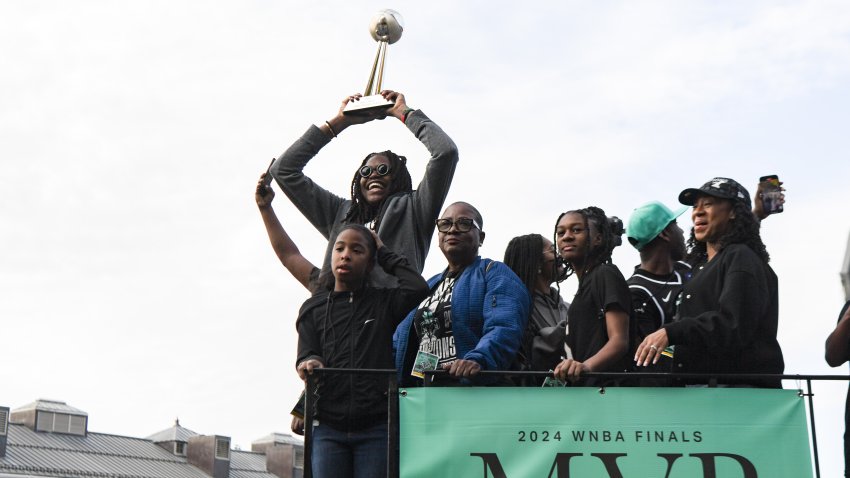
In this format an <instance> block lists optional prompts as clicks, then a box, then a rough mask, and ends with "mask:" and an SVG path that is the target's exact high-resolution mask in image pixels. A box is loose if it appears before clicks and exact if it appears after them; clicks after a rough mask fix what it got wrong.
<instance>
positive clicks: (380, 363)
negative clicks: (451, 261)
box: [296, 224, 429, 478]
mask: <svg viewBox="0 0 850 478" xmlns="http://www.w3.org/2000/svg"><path fill="white" fill-rule="evenodd" d="M376 262H377V264H378V265H380V266H381V267H382V268H383V270H384V271H385V272H387V273H388V274H391V275H393V276H395V277H396V279H397V280H398V286H397V287H395V288H389V289H384V288H374V287H369V286H367V285H366V284H368V276H369V273H370V272H371V271H372V269H373V268H374V265H375V263H376ZM428 293H429V289H428V284H427V283H426V282H425V280H424V279H423V278H422V276H420V275H419V273H418V272H417V271H416V270H415V269H414V268H413V267H411V266H410V264H409V263H408V262H407V259H405V258H404V257H403V256H399V255H397V254H395V253H393V252H391V251H390V250H389V249H387V248H386V247H384V245H383V243H381V241H380V239H378V237H377V236H376V235H375V234H374V233H372V232H371V231H369V230H368V229H367V228H365V227H364V226H361V225H359V224H349V225H346V226H345V227H343V228H342V230H341V231H340V233H339V234H338V235H337V237H336V239H335V242H334V245H333V251H332V255H331V271H327V272H325V273H324V276H322V277H320V278H319V287H318V291H317V292H316V293H315V294H314V295H313V297H311V298H310V299H308V300H307V301H306V302H304V305H302V306H301V310H300V311H299V313H298V320H297V322H296V328H297V329H298V360H297V362H296V364H297V365H296V368H297V370H298V375H299V376H300V377H301V378H302V379H305V378H306V375H307V374H309V373H312V372H313V370H314V369H316V368H322V367H332V368H359V369H363V368H373V369H374V368H383V369H391V368H394V362H393V353H392V336H393V331H395V328H396V326H397V325H398V323H399V322H401V320H402V319H403V318H404V317H405V315H406V314H407V312H408V311H410V310H411V309H412V308H414V307H415V306H416V305H417V304H419V303H420V302H421V301H422V300H423V299H424V298H425V297H426V296H427V295H428ZM386 390H387V379H386V377H379V376H371V375H356V374H338V375H330V374H329V375H323V376H321V378H320V379H319V383H318V387H317V389H316V393H315V394H314V395H313V396H312V397H310V399H311V400H314V403H315V407H316V408H315V409H316V421H315V422H314V423H313V454H312V457H311V464H312V470H313V476H314V477H316V478H322V477H328V476H333V477H370V478H371V477H375V476H383V475H384V474H385V473H386V466H387V465H386V456H387V397H386Z"/></svg>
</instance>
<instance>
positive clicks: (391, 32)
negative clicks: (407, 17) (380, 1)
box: [369, 9, 404, 45]
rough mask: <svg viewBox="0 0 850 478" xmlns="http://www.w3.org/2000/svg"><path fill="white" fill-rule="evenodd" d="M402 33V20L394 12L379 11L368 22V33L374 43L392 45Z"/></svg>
mask: <svg viewBox="0 0 850 478" xmlns="http://www.w3.org/2000/svg"><path fill="white" fill-rule="evenodd" d="M402 32H404V18H403V17H402V16H401V13H398V12H397V11H395V10H391V9H386V10H381V11H380V12H378V13H376V14H375V16H373V17H372V21H370V22H369V33H370V34H371V35H372V38H374V39H375V41H378V42H380V41H385V42H387V43H388V44H390V45H392V44H393V43H395V42H397V41H398V40H399V39H400V38H401V34H402Z"/></svg>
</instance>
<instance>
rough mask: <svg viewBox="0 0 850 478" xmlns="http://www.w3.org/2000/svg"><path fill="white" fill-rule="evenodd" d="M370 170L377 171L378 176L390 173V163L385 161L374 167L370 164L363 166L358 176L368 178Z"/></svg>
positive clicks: (370, 173)
mask: <svg viewBox="0 0 850 478" xmlns="http://www.w3.org/2000/svg"><path fill="white" fill-rule="evenodd" d="M372 171H375V172H376V173H378V176H386V175H387V174H390V173H391V172H392V170H390V165H389V164H387V163H381V164H379V165H377V166H375V167H374V168H373V167H372V166H363V167H362V168H360V176H361V177H364V178H368V177H369V176H371V175H372Z"/></svg>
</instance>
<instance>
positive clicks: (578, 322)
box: [567, 264, 632, 372]
mask: <svg viewBox="0 0 850 478" xmlns="http://www.w3.org/2000/svg"><path fill="white" fill-rule="evenodd" d="M631 308H632V306H631V299H630V297H629V287H628V285H626V279H625V278H624V277H623V274H622V273H621V272H620V269H617V267H616V266H614V265H613V264H600V265H598V266H596V267H594V268H593V269H591V270H590V272H588V273H587V275H585V276H584V277H582V278H581V280H580V281H579V287H578V292H576V295H575V298H574V299H573V302H572V304H570V310H569V317H570V324H569V330H568V332H567V345H569V346H570V349H572V352H573V358H575V359H576V360H578V361H580V362H583V361H585V360H587V359H589V358H590V357H592V356H594V355H595V354H596V353H597V352H599V350H600V349H601V348H602V347H603V346H604V345H605V344H606V343H607V342H608V329H607V328H606V327H605V311H607V310H611V309H619V310H622V311H623V312H625V313H627V314H629V313H630V312H631ZM626 355H627V354H625V355H623V357H622V358H621V360H619V361H617V362H616V363H615V364H614V365H613V366H612V367H611V368H610V369H608V370H597V372H620V371H623V370H625V369H626V367H627V363H628V357H627V356H626Z"/></svg>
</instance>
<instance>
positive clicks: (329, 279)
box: [312, 224, 378, 294]
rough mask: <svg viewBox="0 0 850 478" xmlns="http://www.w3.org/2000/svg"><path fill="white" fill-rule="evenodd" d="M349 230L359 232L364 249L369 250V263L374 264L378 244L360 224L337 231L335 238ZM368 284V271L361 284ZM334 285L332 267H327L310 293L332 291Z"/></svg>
mask: <svg viewBox="0 0 850 478" xmlns="http://www.w3.org/2000/svg"><path fill="white" fill-rule="evenodd" d="M349 229H353V230H355V231H357V232H359V233H360V235H361V236H363V239H364V240H365V241H366V247H367V248H368V249H369V257H370V261H371V263H372V264H375V262H376V261H377V259H378V243H377V242H375V238H374V237H372V232H371V231H369V229H368V228H367V227H366V226H363V225H362V224H346V225H344V226H342V227H341V228H340V229H339V232H337V234H336V237H339V235H340V234H342V233H343V232H344V231H347V230H349ZM336 237H335V238H334V239H333V240H334V241H336ZM368 282H369V271H366V275H365V276H363V284H366V283H368ZM335 285H336V278H335V277H334V274H333V267H328V268H326V269H324V270H322V272H321V273H320V274H319V277H318V279H316V284H315V286H314V287H313V291H312V292H313V293H314V294H315V293H316V292H319V291H323V290H328V291H332V290H334V286H335Z"/></svg>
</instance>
